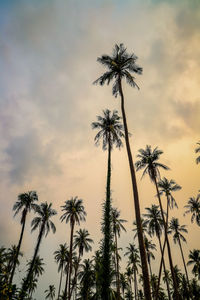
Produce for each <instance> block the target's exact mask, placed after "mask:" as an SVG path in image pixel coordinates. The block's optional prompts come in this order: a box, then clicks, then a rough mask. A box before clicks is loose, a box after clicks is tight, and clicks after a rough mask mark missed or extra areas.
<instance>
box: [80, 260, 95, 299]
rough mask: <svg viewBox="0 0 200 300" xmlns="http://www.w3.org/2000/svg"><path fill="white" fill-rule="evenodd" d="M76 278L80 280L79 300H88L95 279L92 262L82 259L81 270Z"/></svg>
mask: <svg viewBox="0 0 200 300" xmlns="http://www.w3.org/2000/svg"><path fill="white" fill-rule="evenodd" d="M78 277H79V279H80V298H79V299H83V300H88V299H90V296H91V294H92V287H93V285H94V278H95V276H94V270H93V265H92V260H90V259H84V261H83V264H81V270H80V272H79V274H78Z"/></svg>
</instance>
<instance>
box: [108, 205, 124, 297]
mask: <svg viewBox="0 0 200 300" xmlns="http://www.w3.org/2000/svg"><path fill="white" fill-rule="evenodd" d="M111 218H112V230H113V234H114V239H115V260H116V282H117V299H120V278H119V255H118V241H117V237H120V234H121V230H123V231H126V228H125V227H124V225H123V223H125V222H127V221H126V220H123V219H120V211H118V210H117V209H116V208H113V209H112V212H111Z"/></svg>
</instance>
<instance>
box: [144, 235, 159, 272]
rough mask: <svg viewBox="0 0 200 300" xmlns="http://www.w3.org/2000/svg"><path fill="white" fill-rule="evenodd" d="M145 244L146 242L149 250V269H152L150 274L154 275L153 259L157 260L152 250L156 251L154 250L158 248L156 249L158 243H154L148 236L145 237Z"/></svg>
mask: <svg viewBox="0 0 200 300" xmlns="http://www.w3.org/2000/svg"><path fill="white" fill-rule="evenodd" d="M144 244H145V248H146V251H147V261H148V264H149V270H150V274H151V277H152V269H151V259H154V260H155V256H154V254H153V252H152V251H154V250H155V251H156V250H157V249H156V245H155V244H154V243H152V241H151V240H149V239H148V238H147V237H146V236H145V237H144Z"/></svg>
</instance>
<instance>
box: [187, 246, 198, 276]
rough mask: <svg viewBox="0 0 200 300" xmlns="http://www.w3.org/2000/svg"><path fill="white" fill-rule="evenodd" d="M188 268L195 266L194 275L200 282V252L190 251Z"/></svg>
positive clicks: (196, 250)
mask: <svg viewBox="0 0 200 300" xmlns="http://www.w3.org/2000/svg"><path fill="white" fill-rule="evenodd" d="M189 259H190V260H189V261H188V263H187V265H188V266H190V265H194V266H193V269H192V273H193V274H194V275H195V276H196V277H197V278H198V279H199V280H200V250H199V249H194V250H192V251H190V254H189Z"/></svg>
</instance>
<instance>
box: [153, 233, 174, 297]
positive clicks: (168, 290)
mask: <svg viewBox="0 0 200 300" xmlns="http://www.w3.org/2000/svg"><path fill="white" fill-rule="evenodd" d="M157 236H158V240H159V246H160V252H161V256H162V255H163V250H162V245H161V240H160V235H159V233H157ZM163 269H164V274H165V277H166V274H167V273H166V267H165V260H164V258H163ZM166 287H167V293H168V299H169V300H171V294H170V289H169V282H168V279H167V278H166ZM156 296H157V295H156Z"/></svg>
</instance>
